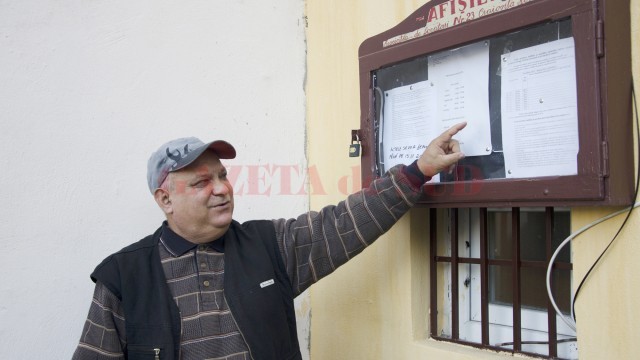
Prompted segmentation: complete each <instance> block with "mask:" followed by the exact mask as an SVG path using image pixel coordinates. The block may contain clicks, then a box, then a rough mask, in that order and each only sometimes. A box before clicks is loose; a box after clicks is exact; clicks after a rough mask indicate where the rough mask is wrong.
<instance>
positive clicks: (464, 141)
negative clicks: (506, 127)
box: [429, 41, 492, 156]
mask: <svg viewBox="0 0 640 360" xmlns="http://www.w3.org/2000/svg"><path fill="white" fill-rule="evenodd" d="M429 81H430V82H432V83H433V84H435V88H437V89H438V94H437V97H438V102H437V104H438V110H437V115H436V118H437V119H438V126H439V128H438V131H437V132H436V133H437V134H440V133H441V132H443V131H444V130H446V129H448V128H450V127H451V126H453V125H455V124H457V123H459V122H462V121H466V122H467V127H466V128H465V129H464V130H462V131H461V132H460V133H459V134H458V135H456V136H455V139H457V140H458V141H459V142H460V148H461V150H462V152H464V153H465V155H467V156H481V155H489V154H491V151H492V145H491V123H490V114H489V42H488V41H482V42H479V43H475V44H471V45H467V46H464V47H461V48H458V49H455V50H450V51H444V52H441V53H438V54H435V55H432V56H429Z"/></svg>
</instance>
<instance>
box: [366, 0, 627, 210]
mask: <svg viewBox="0 0 640 360" xmlns="http://www.w3.org/2000/svg"><path fill="white" fill-rule="evenodd" d="M613 3H614V1H612V0H609V1H606V2H605V1H592V0H563V1H555V0H519V1H511V0H505V1H502V0H494V1H491V0H464V1H463V0H449V1H431V2H429V3H427V4H425V5H424V6H422V7H421V8H420V9H419V10H417V11H416V12H414V13H413V14H412V15H411V16H410V17H409V18H407V19H405V20H404V21H403V22H402V23H400V24H399V25H397V26H396V27H394V28H393V29H390V30H388V31H386V32H384V33H382V34H378V35H376V36H374V37H372V38H369V39H367V40H366V41H364V42H363V43H362V45H361V46H360V50H359V59H360V83H361V114H362V115H361V129H360V130H359V132H358V133H359V135H360V139H361V140H362V144H363V147H362V149H363V153H362V179H363V185H365V186H366V185H368V183H370V181H371V180H373V179H374V178H375V177H378V176H381V175H382V174H383V173H384V172H385V171H387V170H388V169H390V168H391V167H393V166H395V165H397V164H409V163H411V162H412V161H414V160H415V159H417V157H418V156H419V155H420V154H421V153H422V151H424V149H425V147H426V145H427V144H428V142H429V141H430V140H431V139H433V138H434V137H436V136H437V135H438V134H440V133H441V132H442V131H444V130H445V129H447V128H449V127H450V126H452V125H454V124H456V123H458V122H461V121H466V122H467V123H468V125H467V127H466V128H465V129H464V130H463V131H462V132H461V133H459V134H458V135H457V136H456V139H457V140H458V141H459V142H460V144H461V148H462V151H463V152H464V153H465V154H466V158H465V159H464V160H462V161H460V162H459V164H458V166H457V167H456V169H455V170H454V171H453V172H452V173H442V174H439V175H437V176H435V177H434V178H433V179H432V180H431V181H430V182H429V183H428V184H427V186H425V191H426V192H427V193H428V195H429V196H426V197H425V201H424V202H425V203H427V204H429V205H431V206H527V205H537V206H540V205H544V206H558V205H573V206H576V205H593V204H607V205H616V204H617V205H627V204H629V203H631V201H632V193H633V155H632V154H633V140H632V137H631V134H632V131H631V129H632V123H631V103H630V79H631V75H630V69H631V66H630V53H629V51H630V50H629V47H630V43H629V31H630V30H629V19H628V16H629V15H628V5H629V4H628V1H615V4H613ZM625 4H626V5H625ZM625 6H626V8H625ZM623 9H625V10H624V11H623ZM605 34H606V36H605Z"/></svg>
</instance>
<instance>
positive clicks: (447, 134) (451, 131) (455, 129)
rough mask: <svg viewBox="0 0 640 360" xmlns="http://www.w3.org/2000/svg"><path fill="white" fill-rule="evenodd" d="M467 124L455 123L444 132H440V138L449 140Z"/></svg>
mask: <svg viewBox="0 0 640 360" xmlns="http://www.w3.org/2000/svg"><path fill="white" fill-rule="evenodd" d="M465 126H467V122H466V121H464V122H461V123H457V124H455V125H453V126H452V127H450V128H448V129H447V130H445V131H444V132H443V133H442V134H440V136H439V137H440V138H441V139H442V140H444V141H449V140H451V138H452V137H453V136H454V135H455V134H457V133H458V132H459V131H460V130H462V129H464V128H465Z"/></svg>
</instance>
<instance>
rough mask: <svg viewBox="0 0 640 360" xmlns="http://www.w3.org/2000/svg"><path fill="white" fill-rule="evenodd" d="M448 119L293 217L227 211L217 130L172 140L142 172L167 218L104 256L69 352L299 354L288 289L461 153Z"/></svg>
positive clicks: (379, 229) (349, 252)
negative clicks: (380, 170)
mask: <svg viewBox="0 0 640 360" xmlns="http://www.w3.org/2000/svg"><path fill="white" fill-rule="evenodd" d="M465 126H466V123H461V124H458V125H455V126H453V127H451V128H450V129H448V130H447V131H445V132H444V133H442V134H441V135H440V136H439V137H437V138H436V139H434V140H433V141H432V142H431V143H430V144H429V146H428V147H427V148H426V150H425V151H424V153H423V154H422V155H421V156H420V158H419V159H418V160H416V161H415V162H414V163H412V164H411V165H409V166H403V165H398V166H395V167H394V168H392V169H391V170H390V171H389V172H388V173H387V174H385V175H384V176H383V177H382V178H380V179H377V180H375V181H374V182H373V183H372V184H371V186H370V187H369V188H367V189H363V190H362V191H360V192H358V193H355V194H352V195H350V196H349V197H347V199H346V200H344V201H342V202H340V203H339V204H338V205H336V206H327V207H325V208H323V209H322V210H321V211H320V212H309V213H306V214H303V215H301V216H299V217H298V218H296V219H279V220H270V221H267V220H260V221H249V222H246V223H243V224H240V223H238V222H236V221H234V220H233V208H234V201H233V189H232V187H231V184H230V183H229V180H228V179H227V173H226V169H225V168H224V166H223V165H222V164H221V163H220V159H232V158H234V157H235V154H236V152H235V149H234V148H233V146H232V145H231V144H229V143H227V142H225V141H221V140H218V141H213V142H210V143H207V144H204V143H202V142H201V141H200V140H198V139H195V138H185V139H177V140H173V141H171V142H169V143H167V144H165V145H163V146H162V147H160V149H158V151H156V152H155V153H154V154H152V156H151V158H150V159H149V164H148V173H147V181H148V185H149V190H150V191H151V193H152V194H153V196H154V198H155V200H156V202H157V204H158V206H159V207H160V208H161V209H162V211H163V212H164V213H165V216H166V221H165V222H164V223H163V224H162V226H161V227H160V228H159V229H158V230H157V231H156V232H155V233H154V234H153V235H150V236H148V237H146V238H144V239H142V240H140V241H139V242H137V243H134V244H132V245H130V246H128V247H126V248H124V249H122V250H120V251H119V252H117V253H115V254H113V255H111V256H109V257H108V258H106V259H105V260H104V261H103V262H102V263H101V264H100V265H98V267H97V268H96V269H95V271H94V272H93V273H92V274H91V278H92V280H93V281H94V282H96V287H95V291H94V297H93V302H92V304H91V307H90V310H89V316H88V318H87V321H86V322H85V326H84V329H83V331H82V336H81V338H80V343H79V345H78V347H77V349H76V351H75V353H74V356H73V359H77V360H81V359H129V360H133V359H184V360H190V359H232V360H235V359H254V360H259V359H274V360H282V359H301V354H300V349H299V345H298V339H297V335H296V324H295V312H294V308H293V299H294V297H295V296H297V295H298V294H300V293H301V292H303V291H304V290H305V289H307V288H308V287H309V286H310V285H312V284H313V283H315V282H317V281H318V280H319V279H321V278H322V277H324V276H326V275H328V274H330V273H331V272H333V271H334V270H335V269H336V268H337V267H338V266H340V265H342V264H343V263H345V262H346V261H348V260H349V259H350V258H352V257H353V256H355V255H357V254H358V253H359V252H360V251H362V250H363V249H364V248H365V247H366V246H367V245H369V244H370V243H371V242H373V241H374V240H375V239H377V238H378V237H379V236H380V235H382V234H383V233H384V232H385V231H387V230H388V229H389V228H391V226H392V225H393V224H394V223H395V222H396V221H397V220H398V219H399V218H400V217H401V216H402V215H403V214H404V213H405V212H407V211H408V210H409V209H410V208H411V207H412V206H413V205H414V204H415V203H416V201H417V200H419V198H420V196H421V195H422V193H421V187H422V185H423V184H424V183H425V182H426V181H428V179H430V177H431V176H433V175H435V174H437V173H439V172H440V171H442V170H446V169H448V168H450V167H451V166H453V165H454V164H455V163H456V162H457V161H458V160H460V159H462V158H463V157H464V155H463V154H462V153H461V152H460V148H459V145H458V143H457V141H456V140H454V139H452V137H453V136H454V135H455V134H456V133H457V132H458V131H460V130H461V129H463V128H464V127H465Z"/></svg>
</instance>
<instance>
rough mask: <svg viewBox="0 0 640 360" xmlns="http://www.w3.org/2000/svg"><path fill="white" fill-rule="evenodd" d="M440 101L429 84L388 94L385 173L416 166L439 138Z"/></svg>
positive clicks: (383, 122)
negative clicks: (424, 152) (403, 165)
mask: <svg viewBox="0 0 640 360" xmlns="http://www.w3.org/2000/svg"><path fill="white" fill-rule="evenodd" d="M436 101H437V99H436V96H435V89H434V86H432V85H431V84H430V82H429V81H422V82H418V83H415V84H413V85H407V86H402V87H398V88H395V89H392V90H389V91H387V92H385V94H384V105H383V107H384V112H383V116H384V119H385V121H382V124H383V128H382V136H381V138H382V145H383V146H382V154H383V163H384V170H385V171H386V170H389V169H390V168H391V167H393V166H395V165H397V164H405V165H407V164H410V163H412V162H413V161H414V160H416V159H417V158H418V157H419V156H420V154H422V152H423V151H424V149H425V148H426V147H427V144H428V143H429V142H430V141H431V140H432V139H433V138H434V137H435V135H434V134H436V135H437V130H438V125H437V124H436V121H435V120H436V119H435V114H436Z"/></svg>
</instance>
